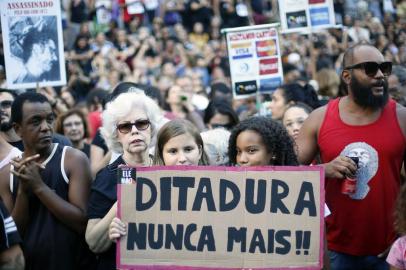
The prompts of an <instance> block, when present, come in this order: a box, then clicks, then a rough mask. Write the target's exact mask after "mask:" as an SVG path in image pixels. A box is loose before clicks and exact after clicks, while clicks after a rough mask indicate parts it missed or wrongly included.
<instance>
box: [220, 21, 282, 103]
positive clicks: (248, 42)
mask: <svg viewBox="0 0 406 270" xmlns="http://www.w3.org/2000/svg"><path fill="white" fill-rule="evenodd" d="M222 32H224V33H225V35H226V40H227V52H228V59H229V62H230V74H231V82H232V86H233V94H234V98H237V99H239V98H246V97H250V96H254V95H257V94H259V93H272V92H273V91H274V90H275V89H276V88H277V87H279V86H280V85H281V84H282V81H283V71H282V61H281V55H280V49H279V36H278V31H277V29H276V28H275V25H259V26H249V27H239V28H228V29H223V30H222Z"/></svg>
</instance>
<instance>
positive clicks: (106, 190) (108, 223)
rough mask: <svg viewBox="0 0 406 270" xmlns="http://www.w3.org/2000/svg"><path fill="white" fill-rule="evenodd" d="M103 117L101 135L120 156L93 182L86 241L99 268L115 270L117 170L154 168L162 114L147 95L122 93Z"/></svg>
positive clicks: (109, 106) (108, 106) (108, 105)
mask: <svg viewBox="0 0 406 270" xmlns="http://www.w3.org/2000/svg"><path fill="white" fill-rule="evenodd" d="M102 117H103V126H102V129H101V133H102V135H103V137H104V139H105V140H106V143H107V145H108V147H109V149H112V150H113V151H115V152H118V153H121V155H120V156H119V157H118V158H117V159H116V160H115V161H114V162H113V163H112V164H110V165H108V166H106V167H105V168H104V169H102V170H101V171H100V172H99V173H98V174H97V175H96V179H95V181H94V182H93V185H92V190H91V194H90V198H89V205H88V218H89V222H88V224H87V229H86V242H87V243H88V245H89V247H90V249H91V250H92V251H93V252H95V253H97V254H99V256H98V265H97V269H116V259H115V257H116V245H115V244H114V241H112V240H113V238H112V237H111V235H109V234H110V230H111V227H112V226H113V225H112V224H116V223H117V220H116V219H117V218H115V216H116V213H117V186H116V183H117V180H116V178H117V167H118V166H119V165H121V164H124V165H128V166H132V167H139V166H150V165H152V157H151V156H150V155H149V147H150V144H151V139H152V137H153V136H154V135H155V133H156V127H157V123H158V122H159V121H160V119H161V118H162V115H161V112H160V110H159V107H158V105H157V104H156V103H155V102H154V101H153V100H152V99H151V98H149V97H147V96H146V95H145V94H143V93H123V94H121V95H119V96H118V97H117V98H116V99H115V100H113V101H112V102H110V103H108V104H107V108H106V110H105V111H104V112H103V116H102ZM113 219H114V220H113Z"/></svg>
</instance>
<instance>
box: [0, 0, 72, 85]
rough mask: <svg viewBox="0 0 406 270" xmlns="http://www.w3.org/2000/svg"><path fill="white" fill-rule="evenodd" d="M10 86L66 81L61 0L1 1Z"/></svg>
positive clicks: (8, 82)
mask: <svg viewBox="0 0 406 270" xmlns="http://www.w3.org/2000/svg"><path fill="white" fill-rule="evenodd" d="M0 12H1V26H2V31H3V35H2V36H3V49H4V57H5V64H6V76H7V88H11V89H20V88H36V86H37V83H38V84H39V86H41V87H42V86H58V85H65V84H66V71H65V58H64V51H63V39H62V19H61V5H60V1H59V0H52V1H45V0H38V1H27V0H1V1H0Z"/></svg>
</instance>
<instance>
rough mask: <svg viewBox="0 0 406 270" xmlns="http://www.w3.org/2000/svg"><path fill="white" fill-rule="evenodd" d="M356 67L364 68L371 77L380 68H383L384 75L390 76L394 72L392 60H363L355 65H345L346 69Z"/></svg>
mask: <svg viewBox="0 0 406 270" xmlns="http://www.w3.org/2000/svg"><path fill="white" fill-rule="evenodd" d="M355 68H362V69H364V72H365V74H366V75H368V76H369V77H373V76H375V74H376V73H377V72H378V69H380V70H381V72H382V74H383V75H384V76H389V75H390V74H391V73H392V62H389V61H387V62H382V63H380V64H378V63H377V62H363V63H359V64H356V65H353V66H349V67H345V68H344V69H355Z"/></svg>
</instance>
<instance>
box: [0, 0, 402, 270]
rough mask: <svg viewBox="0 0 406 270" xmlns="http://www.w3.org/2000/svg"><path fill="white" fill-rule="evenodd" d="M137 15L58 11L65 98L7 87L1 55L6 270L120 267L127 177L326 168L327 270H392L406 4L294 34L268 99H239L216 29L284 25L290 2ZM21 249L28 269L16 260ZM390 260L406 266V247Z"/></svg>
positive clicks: (216, 1)
mask: <svg viewBox="0 0 406 270" xmlns="http://www.w3.org/2000/svg"><path fill="white" fill-rule="evenodd" d="M134 2H135V4H133V6H127V5H126V4H125V3H126V1H125V0H116V1H103V0H65V1H62V3H61V9H62V13H63V24H62V25H63V27H64V33H63V35H64V51H65V60H66V65H65V66H66V73H67V84H66V85H65V86H62V87H41V86H38V87H37V89H33V90H35V91H27V92H26V93H22V94H21V92H24V91H23V90H11V89H8V87H7V83H6V78H5V74H6V72H5V69H4V66H5V65H4V55H3V50H2V47H1V50H0V87H1V90H0V112H1V114H0V117H1V118H0V119H1V121H0V135H1V136H0V165H1V166H0V196H1V200H2V203H1V204H0V210H1V213H2V216H3V220H6V219H5V218H4V217H7V222H11V221H12V219H11V218H8V213H10V215H11V216H12V217H13V219H14V221H15V224H14V221H12V223H10V224H11V225H9V226H11V227H12V228H13V230H9V234H7V235H8V236H9V239H11V240H10V242H7V243H6V244H5V245H3V243H1V244H2V245H1V249H0V263H5V264H7V263H10V264H12V263H14V265H15V269H23V267H24V266H23V265H24V260H23V259H22V258H23V257H24V258H25V264H26V266H27V268H28V269H115V254H116V253H115V240H116V239H118V238H120V237H121V236H122V235H125V234H126V228H125V224H124V223H122V222H121V220H120V219H118V218H117V217H116V213H117V195H116V182H115V181H111V179H115V176H116V170H117V167H118V166H119V165H121V164H127V165H131V166H134V167H137V166H153V165H161V166H168V165H203V166H204V165H209V164H210V165H228V166H229V165H231V166H265V165H278V166H279V165H281V166H284V165H290V166H297V165H299V164H303V165H307V164H313V165H317V164H323V166H324V168H325V171H326V204H327V208H329V209H327V212H328V213H329V212H330V211H331V214H330V215H329V216H328V217H326V225H327V233H326V234H327V235H326V238H327V242H328V249H329V251H328V253H327V252H326V255H327V254H328V256H326V257H329V259H327V258H326V259H325V265H326V267H327V268H329V267H330V264H331V268H332V269H389V265H388V264H387V263H386V262H385V258H386V255H387V254H388V252H389V250H390V247H391V244H392V243H393V242H394V241H395V239H396V238H397V236H401V235H404V233H405V228H404V227H405V224H404V223H405V216H404V212H405V207H404V204H405V188H404V187H403V190H402V191H401V194H402V195H401V196H399V199H398V203H397V206H396V198H397V195H398V193H399V191H400V190H401V184H402V181H403V182H404V180H401V179H402V178H401V177H402V176H401V175H400V172H401V170H403V171H404V170H405V169H404V166H405V165H404V163H405V159H406V158H405V157H406V150H405V149H406V113H405V110H406V109H405V107H404V106H406V1H404V0H397V1H394V0H386V1H375V0H368V1H367V0H358V1H356V0H354V1H350V0H341V1H334V8H335V12H336V21H337V23H339V24H341V26H340V27H336V28H331V29H328V30H321V31H318V32H316V33H312V34H311V35H309V34H308V35H305V34H300V33H291V34H282V35H281V39H280V43H281V44H280V46H281V56H282V63H283V73H284V82H283V85H282V86H280V87H279V88H277V89H276V90H275V91H274V92H272V93H269V94H263V95H261V96H260V100H258V98H257V97H252V98H246V99H233V93H232V84H231V78H230V70H229V62H228V56H227V50H226V43H225V39H224V37H223V36H222V35H221V32H220V30H221V29H222V28H232V27H240V26H247V25H254V24H265V23H273V22H278V21H279V11H278V8H277V2H278V1H276V0H251V1H247V0H211V1H210V0H184V1H181V0H176V1H175V0H150V1H134ZM360 44H363V45H360ZM368 44H369V45H368ZM388 61H390V62H391V63H388ZM337 97H339V98H338V99H336V98H337ZM389 97H390V98H389ZM326 115H327V116H326ZM324 119H326V120H324ZM340 119H341V120H342V121H341V120H340ZM302 126H303V129H302ZM378 130H379V132H378ZM389 130H390V131H389ZM384 141H390V143H383V142H384ZM332 145H333V146H332ZM370 145H372V146H370ZM69 146H70V147H69ZM347 146H348V147H347ZM349 146H351V147H352V148H351V147H349ZM368 147H369V148H368ZM347 148H348V149H347ZM370 148H371V150H370ZM363 149H367V150H368V151H369V152H368V153H366V154H365V153H360V151H361V150H363ZM375 149H376V150H375ZM346 151H347V152H348V153H347V152H346ZM357 151H358V152H357ZM351 155H355V156H357V157H359V160H358V164H355V163H354V161H352V160H351V159H350V158H348V156H351ZM374 155H375V156H374ZM374 158H375V159H374ZM374 162H375V163H374ZM9 163H11V165H10V164H9ZM378 163H379V165H378ZM402 163H403V168H402ZM374 164H375V165H374ZM373 166H375V167H374V168H372V167H373ZM364 168H365V170H364ZM371 168H372V169H371ZM371 170H375V171H374V172H371ZM10 173H11V176H10ZM368 174H369V175H368ZM351 175H352V176H354V175H357V176H358V178H359V179H360V181H359V183H360V185H359V192H358V191H357V192H358V193H356V194H354V195H353V196H352V197H351V196H348V195H343V194H342V193H341V190H340V187H341V183H342V181H343V179H345V178H346V177H347V176H351ZM371 179H372V180H371ZM403 179H404V178H403ZM364 180H365V181H364ZM370 180H371V182H373V185H374V186H372V187H369V186H368V185H367V183H368V181H370ZM362 181H364V182H362ZM371 185H372V184H371ZM396 207H397V209H396V211H397V215H396V222H395V220H394V218H393V216H394V211H395V208H396ZM349 210H351V211H352V212H353V214H352V215H351V211H350V212H349ZM7 212H8V213H7ZM349 215H350V216H349ZM10 220H11V221H10ZM372 223H374V225H373V226H372V225H371V224H372ZM394 223H396V226H394V225H393V224H394ZM355 225H356V226H355ZM367 227H368V229H367ZM395 227H396V230H397V233H396V232H395ZM15 228H18V232H19V234H20V236H21V239H22V240H21V239H20V238H19V236H18V234H17V232H16V230H15ZM0 229H1V227H0ZM6 232H7V228H6ZM371 233H372V234H374V235H377V236H376V237H371ZM378 235H379V236H378ZM13 243H22V245H21V247H22V251H23V254H24V256H22V251H21V249H19V248H17V249H13V250H12V252H9V253H7V254H6V255H7V256H6V255H4V254H5V252H3V251H5V250H6V251H7V249H8V248H10V247H13ZM394 247H395V248H394V251H393V252H392V251H391V253H390V255H389V257H388V262H389V263H390V264H391V265H392V267H396V268H394V269H406V244H405V239H404V237H401V238H399V240H398V241H396V245H395V246H394ZM402 252H403V255H402ZM10 254H11V255H10ZM396 256H398V257H396ZM402 256H403V265H402V264H401V263H400V261H401V259H402ZM10 258H11V259H10ZM399 258H400V259H399ZM330 261H331V263H330ZM18 267H20V268H18ZM0 268H1V267H0Z"/></svg>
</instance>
